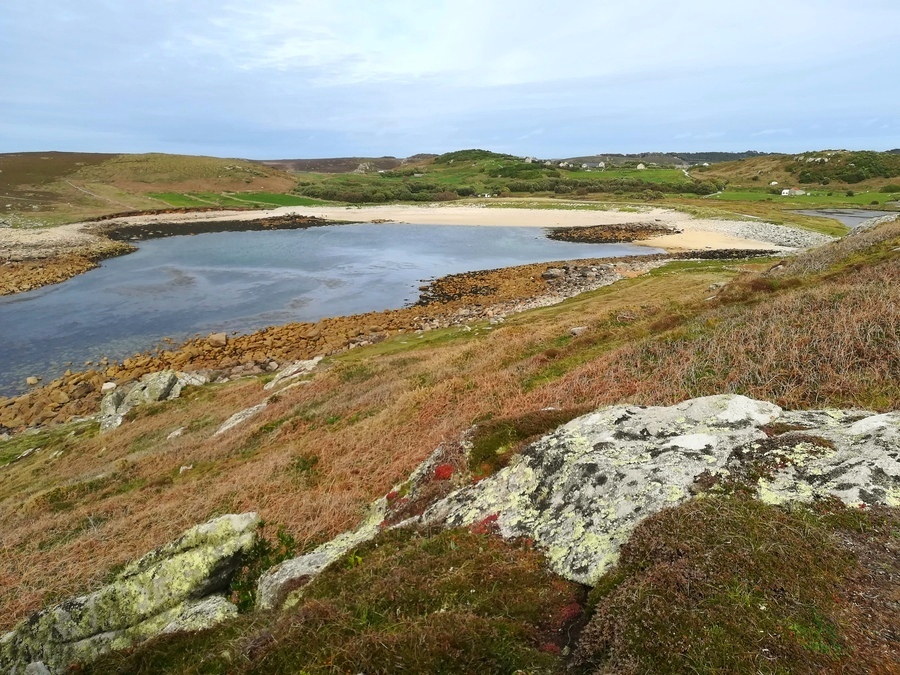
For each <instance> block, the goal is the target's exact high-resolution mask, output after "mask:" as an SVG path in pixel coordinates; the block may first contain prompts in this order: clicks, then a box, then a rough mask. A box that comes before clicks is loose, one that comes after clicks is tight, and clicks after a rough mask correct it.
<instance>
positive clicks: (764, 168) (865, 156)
mask: <svg viewBox="0 0 900 675" xmlns="http://www.w3.org/2000/svg"><path fill="white" fill-rule="evenodd" d="M696 170H697V171H698V172H699V173H698V175H699V174H700V173H702V174H703V175H704V176H705V177H709V178H714V179H717V180H726V181H729V182H730V183H731V184H732V185H742V184H746V185H752V184H754V183H756V184H769V183H771V182H773V181H774V182H778V183H779V184H791V185H831V184H835V185H845V186H856V185H859V186H860V187H879V186H882V185H885V184H887V183H889V182H890V183H896V182H897V181H896V179H897V177H900V153H896V152H874V151H871V150H864V151H849V150H819V151H813V152H806V153H801V154H798V155H766V156H758V157H749V158H747V159H743V160H738V161H736V162H725V163H721V164H713V165H712V166H709V167H698V168H697V169H696Z"/></svg>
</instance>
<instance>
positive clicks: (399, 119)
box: [0, 0, 900, 159]
mask: <svg viewBox="0 0 900 675" xmlns="http://www.w3.org/2000/svg"><path fill="white" fill-rule="evenodd" d="M3 4H4V5H5V7H3V8H2V11H0V152H19V151H29V150H32V151H37V150H65V151H84V152H172V153H185V154H204V155H214V156H221V157H246V158H251V159H276V158H301V157H339V156H374V157H378V156H384V155H391V156H396V157H406V156H409V155H412V154H416V153H423V152H432V153H440V152H447V151H451V150H459V149H463V148H476V147H477V148H485V149H489V150H494V151H497V152H509V153H513V154H517V155H534V156H538V157H542V158H559V157H570V156H578V155H591V154H599V153H609V152H649V151H675V152H677V151H681V152H687V151H711V150H718V151H741V150H750V149H754V150H763V151H774V152H803V151H806V150H817V149H827V148H830V149H837V148H847V149H872V150H887V149H891V148H897V147H900V81H898V73H900V50H898V49H897V45H898V42H900V2H897V0H852V1H851V0H752V1H751V0H728V1H727V2H722V1H721V0H716V1H712V0H679V1H678V2H672V0H628V2H623V1H622V0H566V2H560V3H550V2H547V1H546V0H541V1H540V2H538V1H536V0H380V1H379V2H373V1H372V0H253V1H252V2H251V1H247V0H28V1H27V2H22V1H19V2H16V1H14V0H4V2H3Z"/></svg>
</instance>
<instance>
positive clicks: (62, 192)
mask: <svg viewBox="0 0 900 675" xmlns="http://www.w3.org/2000/svg"><path fill="white" fill-rule="evenodd" d="M357 159H359V160H360V162H359V163H357V161H356V160H357ZM810 159H812V160H815V161H811V162H810V161H807V160H810ZM820 159H821V160H822V161H818V160H820ZM825 159H828V162H825V161H824V160H825ZM363 160H364V161H363ZM898 163H900V159H898V155H895V154H890V153H864V152H860V153H809V154H808V155H805V156H804V157H803V159H802V160H800V159H798V158H795V157H788V156H779V155H764V156H755V157H749V158H747V159H744V160H741V161H738V162H730V163H722V164H713V165H711V166H709V167H702V166H700V167H694V168H692V169H690V170H689V171H687V172H686V171H682V170H681V169H675V168H666V167H663V166H648V167H647V168H646V169H643V170H641V169H637V168H636V164H635V165H631V164H629V165H627V166H611V167H610V168H608V169H599V168H596V167H593V168H584V167H583V166H582V164H581V163H578V162H556V161H555V162H544V161H527V160H526V159H524V158H521V157H515V156H512V155H504V154H498V153H493V152H489V151H486V150H461V151H457V152H451V153H446V154H443V155H438V156H434V155H418V156H415V157H412V158H409V159H407V160H402V161H401V160H396V159H393V158H380V159H377V160H371V161H369V160H366V159H365V158H345V159H335V160H279V161H272V162H248V161H244V160H237V159H220V158H215V157H191V156H181V155H163V154H145V155H92V154H79V153H16V154H7V155H0V195H4V196H5V197H0V220H4V221H6V222H7V223H8V224H12V225H30V226H34V225H53V224H58V223H61V222H71V221H76V220H81V219H84V218H88V217H92V216H98V215H105V214H110V213H119V212H126V211H133V210H155V209H160V208H198V207H199V208H202V207H226V208H271V207H274V206H310V205H315V204H319V203H322V202H328V203H354V204H356V203H374V204H379V203H393V202H402V203H420V202H446V201H454V200H459V199H476V198H484V196H485V195H487V196H488V197H490V198H491V199H493V198H494V197H498V196H499V197H504V198H508V199H521V198H525V197H527V198H529V199H531V200H534V199H544V200H572V199H577V200H581V201H587V202H591V201H593V202H603V203H610V204H614V205H622V204H626V205H627V204H634V203H641V204H643V203H656V204H666V205H676V206H677V205H681V206H691V207H696V206H700V205H701V204H702V202H700V201H698V200H701V199H702V200H704V201H712V200H715V201H717V202H720V204H721V206H720V207H719V208H720V210H722V211H723V212H727V214H728V217H734V214H736V213H737V214H743V215H762V214H764V217H770V218H773V219H775V220H776V221H778V222H789V223H793V224H797V225H800V226H810V225H812V226H813V227H817V226H815V225H814V224H813V222H812V221H809V220H808V219H806V218H804V217H803V216H796V215H794V214H792V213H791V210H793V209H796V208H799V207H807V208H809V207H819V206H869V207H871V206H877V207H879V208H897V206H896V205H895V204H894V205H892V203H894V202H897V201H898V200H900V184H898V183H900V177H897V176H898V175H900V169H898ZM632 164H633V163H632ZM282 168H285V169H289V170H290V171H285V170H282ZM298 169H301V170H300V171H298ZM829 176H833V177H831V178H829ZM857 179H860V180H857ZM846 180H854V181H857V182H854V183H847V182H842V181H846ZM772 181H777V182H778V186H777V187H771V186H770V185H769V183H771V182H772ZM804 181H806V182H804ZM798 185H799V186H800V187H803V188H805V189H806V190H807V191H808V192H809V193H810V194H809V195H806V196H802V197H782V196H781V194H780V191H781V188H782V187H784V186H798ZM762 203H766V204H768V206H766V205H765V204H762ZM754 205H755V206H754ZM817 229H818V227H817ZM835 231H836V232H837V231H839V230H835Z"/></svg>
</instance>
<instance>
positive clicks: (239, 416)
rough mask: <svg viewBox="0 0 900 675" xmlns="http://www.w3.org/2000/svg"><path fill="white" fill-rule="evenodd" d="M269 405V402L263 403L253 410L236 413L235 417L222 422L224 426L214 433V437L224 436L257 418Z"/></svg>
mask: <svg viewBox="0 0 900 675" xmlns="http://www.w3.org/2000/svg"><path fill="white" fill-rule="evenodd" d="M267 405H269V402H268V401H263V402H262V403H260V404H259V405H255V406H253V407H252V408H247V409H246V410H241V411H240V412H236V413H235V414H234V415H232V416H231V417H229V418H228V419H227V420H225V421H224V422H222V425H221V426H220V427H219V428H218V429H216V433H214V434H213V436H219V435H220V434H224V433H225V432H226V431H229V430H231V429H234V428H235V427H236V426H238V425H240V424H243V423H244V422H246V421H247V420H249V419H250V418H251V417H256V416H257V415H259V413H261V412H262V411H263V410H265V408H266V406H267Z"/></svg>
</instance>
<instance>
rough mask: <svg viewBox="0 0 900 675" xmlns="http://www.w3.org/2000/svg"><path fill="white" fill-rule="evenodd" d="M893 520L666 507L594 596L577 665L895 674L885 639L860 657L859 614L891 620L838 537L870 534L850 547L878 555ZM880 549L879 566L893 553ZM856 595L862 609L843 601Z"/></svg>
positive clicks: (726, 500) (701, 505) (723, 500)
mask: <svg viewBox="0 0 900 675" xmlns="http://www.w3.org/2000/svg"><path fill="white" fill-rule="evenodd" d="M897 525H898V520H897V515H896V513H894V514H893V515H887V516H885V515H882V514H878V515H874V514H868V513H865V512H860V511H859V510H858V509H852V510H850V509H845V508H843V505H842V504H840V503H839V502H838V506H835V505H832V504H830V503H827V502H826V503H822V504H821V505H819V507H818V508H808V507H797V508H796V509H794V510H784V509H781V508H778V507H773V506H767V505H765V504H762V503H761V502H758V501H756V500H753V499H748V498H744V497H708V498H706V499H702V500H694V501H690V502H687V503H685V504H684V505H682V506H679V507H677V508H675V509H669V510H667V511H663V512H660V513H658V514H656V515H654V516H651V517H649V518H647V519H646V520H645V521H644V522H642V523H641V524H640V525H639V526H638V528H637V529H636V530H635V531H634V533H633V534H632V536H631V539H630V540H629V541H628V542H627V544H626V545H625V546H623V548H622V550H621V557H620V560H619V564H618V566H617V567H616V568H614V569H613V570H611V571H610V572H609V573H607V574H606V576H604V577H603V578H602V579H600V581H599V582H598V583H597V585H596V587H595V588H594V590H593V591H592V592H591V596H590V599H589V605H593V606H596V608H597V611H596V613H595V615H594V616H593V618H592V619H591V620H590V622H589V624H588V626H587V628H586V629H585V630H584V632H583V633H582V636H581V639H580V641H579V645H578V648H577V651H576V659H575V660H576V662H577V663H578V664H580V665H581V666H590V667H591V669H592V672H593V671H594V670H595V669H596V670H597V671H602V672H623V671H625V672H647V673H651V672H652V673H686V672H692V673H696V672H704V673H712V672H722V673H724V672H728V673H739V672H740V673H743V672H771V673H782V672H783V673H819V672H823V671H828V672H847V671H845V670H844V669H845V668H846V667H850V671H852V672H870V671H869V670H868V669H869V668H870V667H871V666H872V665H873V663H872V661H875V662H876V663H879V662H880V665H882V666H884V667H885V671H884V672H888V671H892V668H891V667H888V664H887V661H889V660H890V658H889V657H888V658H887V659H886V660H883V659H884V658H885V657H884V656H883V655H885V654H887V651H884V652H882V651H881V649H879V647H881V645H879V644H878V643H879V642H882V643H883V642H884V641H885V640H886V639H888V638H886V637H881V638H880V639H879V638H878V637H874V638H873V637H872V636H871V635H867V636H866V638H867V641H870V644H869V645H867V647H868V648H867V649H866V650H865V653H863V652H862V651H855V652H854V647H855V646H857V645H859V642H858V640H859V638H858V637H857V635H856V633H857V631H860V630H861V631H862V632H865V631H866V628H865V627H860V626H858V625H857V622H858V621H859V617H860V616H864V615H866V613H869V612H871V614H869V616H871V617H872V620H874V621H878V620H881V621H887V622H888V623H890V621H891V620H892V619H891V617H890V616H885V615H881V616H879V609H880V608H874V609H873V608H872V607H868V606H866V602H865V601H862V602H860V600H859V599H857V593H856V592H855V591H857V589H854V588H848V583H854V582H856V580H858V579H860V577H859V576H857V575H858V572H857V569H858V567H857V563H856V560H855V558H854V555H853V553H851V551H850V550H849V547H848V548H845V547H844V546H842V545H841V544H840V543H839V542H842V541H846V540H847V539H848V538H850V537H854V536H855V537H857V538H859V537H860V533H872V534H869V537H868V538H867V539H866V541H871V543H870V544H864V543H861V542H857V543H854V545H853V548H854V549H857V550H861V549H864V548H865V546H867V545H871V546H873V547H875V548H874V550H878V549H879V548H881V550H882V551H883V550H884V549H883V544H881V543H879V542H878V540H879V538H880V537H881V536H883V534H879V532H889V531H891V529H893V528H896V527H897ZM888 548H889V549H890V548H891V547H890V546H889V547H888ZM893 548H894V549H896V544H895V545H894V547H893ZM867 555H868V552H867ZM877 555H878V556H880V557H881V558H882V560H879V561H878V562H877V563H876V565H877V566H880V565H882V564H884V561H885V560H889V559H890V556H891V555H896V551H895V550H894V552H893V553H892V552H891V550H888V551H887V552H882V553H880V554H877ZM888 565H889V566H891V565H893V566H894V567H896V559H895V560H894V562H893V563H888ZM883 574H884V573H883ZM862 578H863V579H865V577H864V576H863V577H862ZM851 580H852V581H851ZM863 583H864V584H872V585H874V586H877V585H878V582H875V581H872V580H869V579H866V580H865V581H864V582H863ZM859 592H863V593H864V592H865V591H864V590H863V589H859ZM869 592H870V593H877V592H878V591H877V588H875V589H872V590H870V591H869ZM854 602H855V603H858V605H859V607H858V608H857V607H852V606H851V607H848V605H847V603H854ZM848 610H849V611H848ZM858 610H862V612H861V614H857V612H858ZM880 611H881V612H884V610H883V609H881V610H880ZM854 614H856V615H855V616H854ZM875 632H876V634H877V629H876V631H875ZM872 641H874V644H872ZM882 649H883V648H882ZM894 654H895V657H896V653H894ZM851 655H852V656H851ZM760 663H764V664H766V665H765V669H763V670H761V669H760V667H759V665H760ZM897 665H898V662H897V660H896V658H894V660H893V663H892V666H893V667H896V666H897Z"/></svg>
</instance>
